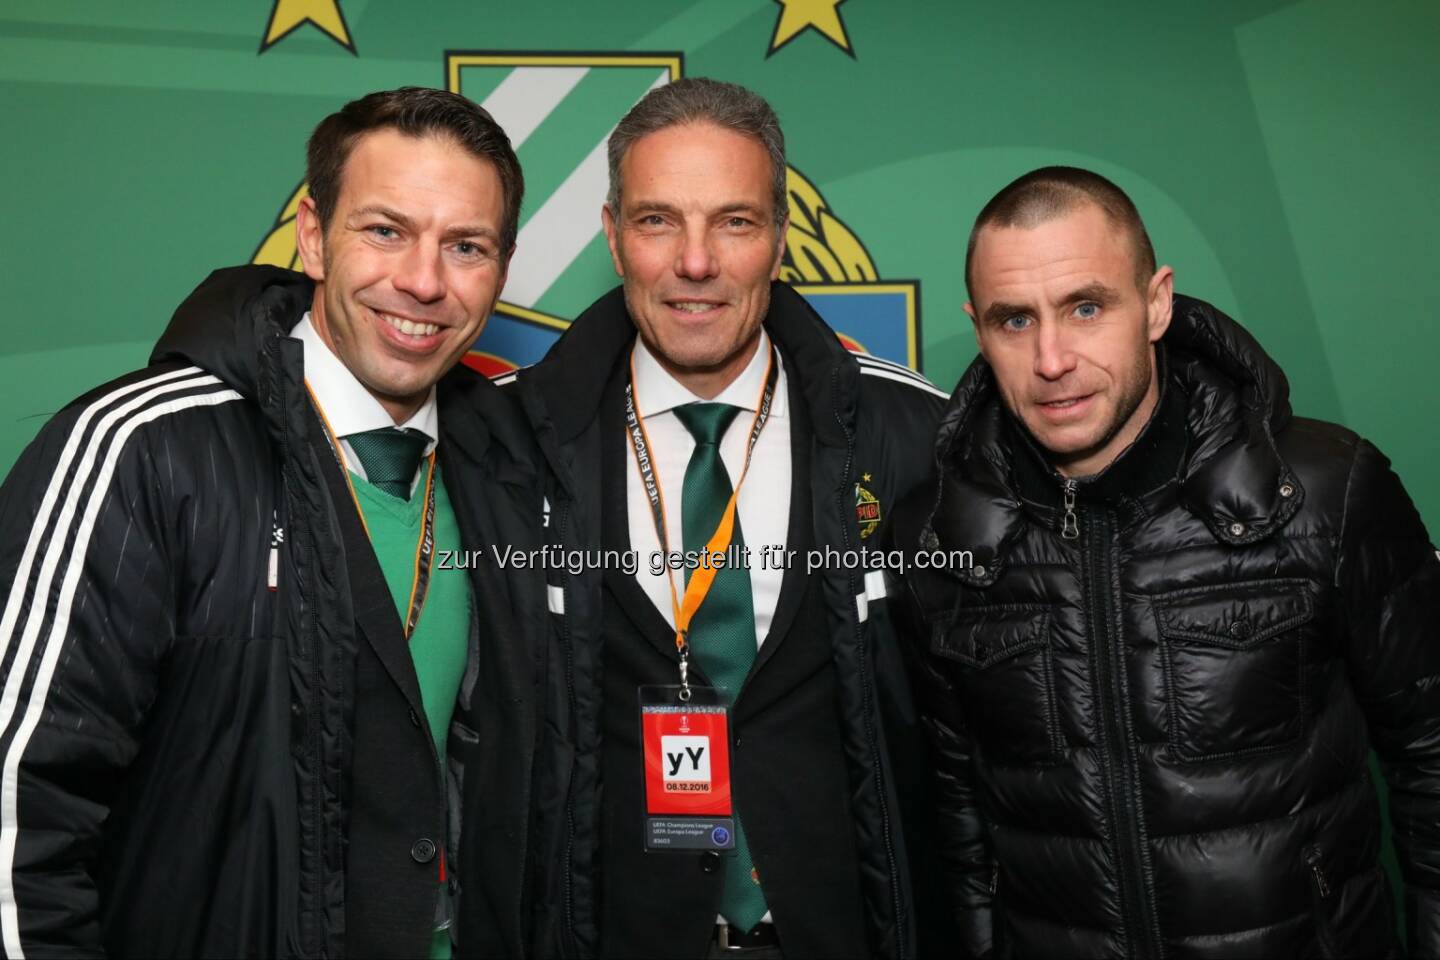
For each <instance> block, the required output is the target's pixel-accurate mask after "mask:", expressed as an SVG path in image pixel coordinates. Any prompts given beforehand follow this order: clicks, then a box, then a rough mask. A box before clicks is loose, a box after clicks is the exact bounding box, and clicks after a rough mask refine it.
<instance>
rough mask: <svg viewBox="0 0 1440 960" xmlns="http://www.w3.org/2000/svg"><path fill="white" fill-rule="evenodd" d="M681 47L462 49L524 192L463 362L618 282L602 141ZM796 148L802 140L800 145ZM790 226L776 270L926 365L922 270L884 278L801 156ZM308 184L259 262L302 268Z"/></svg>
mask: <svg viewBox="0 0 1440 960" xmlns="http://www.w3.org/2000/svg"><path fill="white" fill-rule="evenodd" d="M683 65H684V58H683V55H682V54H680V53H616V54H610V53H593V54H592V53H520V52H511V53H504V52H457V51H451V52H449V53H447V54H446V55H445V82H446V86H447V88H448V89H450V90H452V91H455V92H458V93H461V94H463V95H464V96H466V97H469V98H470V99H471V100H474V101H475V102H477V103H479V104H482V105H483V106H484V107H485V109H486V110H488V111H490V113H491V115H492V116H494V117H495V119H496V120H497V121H498V122H499V123H500V125H501V126H502V127H504V128H505V131H506V132H507V133H508V134H509V135H510V141H511V143H512V145H513V146H514V148H515V152H516V154H517V155H518V156H519V158H520V163H521V165H522V166H523V167H524V170H525V183H526V198H527V199H526V204H525V207H526V208H525V209H524V210H523V211H522V212H521V218H520V235H519V238H518V240H517V243H516V251H515V257H514V259H513V261H512V262H511V264H510V273H509V278H508V281H507V283H506V285H505V291H504V293H503V294H502V298H501V301H500V303H499V304H497V306H496V308H495V313H494V315H493V316H492V317H491V319H490V322H489V323H488V324H486V326H485V329H484V331H483V332H482V333H481V334H480V337H479V338H478V339H477V340H476V342H475V344H474V346H473V347H472V348H471V351H470V353H469V354H468V355H467V357H466V358H465V362H466V363H467V364H469V365H470V366H471V367H474V368H475V369H476V370H479V371H480V372H482V373H484V374H487V375H489V376H497V375H499V374H502V373H505V372H507V371H510V370H514V369H515V368H516V367H521V366H526V365H528V364H532V363H535V362H537V361H538V360H540V358H541V357H543V356H544V355H545V352H546V350H548V349H549V348H550V346H551V344H553V343H554V342H555V341H556V339H558V338H559V336H560V334H561V333H563V332H564V331H565V329H566V328H567V327H569V325H570V321H571V320H572V319H573V318H574V317H576V316H578V315H579V314H580V313H581V312H582V311H583V310H584V309H585V308H586V307H588V306H589V305H590V304H591V303H592V302H593V301H594V300H595V299H596V298H597V297H599V296H600V295H601V294H602V293H604V292H605V291H606V290H609V289H610V288H611V287H613V286H614V285H615V284H616V283H617V282H618V281H617V279H616V277H615V273H614V270H613V268H612V266H611V262H610V254H609V251H608V250H607V249H606V245H605V234H604V231H603V230H602V229H601V226H600V206H601V204H602V203H603V202H604V200H605V195H606V192H607V189H608V171H607V167H606V156H605V142H606V140H607V139H608V138H609V136H610V131H611V130H613V129H614V128H615V124H616V123H618V122H619V120H620V118H621V117H622V116H624V114H625V113H626V111H628V110H629V109H630V108H631V107H632V106H633V105H634V104H635V103H636V101H638V100H639V99H640V98H641V97H642V96H644V95H645V94H646V93H647V92H649V91H650V90H652V89H654V88H655V87H658V86H660V85H662V84H665V83H669V82H671V81H672V80H676V79H679V77H680V76H681V75H682V71H683ZM795 146H797V145H796V144H794V143H793V141H792V153H803V147H802V148H801V149H800V150H796V149H794V148H795ZM787 175H788V181H789V194H790V211H789V212H790V230H789V234H788V235H787V237H786V242H785V254H784V258H783V262H782V265H781V272H780V278H781V279H782V280H784V281H786V282H788V283H790V284H791V285H792V286H793V287H794V288H795V289H796V291H798V292H799V293H800V294H801V295H802V296H804V297H805V298H806V299H807V300H808V301H809V302H810V304H811V306H813V307H814V308H815V310H816V312H817V313H819V314H820V316H821V317H823V318H824V319H825V321H826V322H827V323H829V324H830V326H831V327H832V328H833V329H834V330H835V331H836V333H838V334H839V335H840V338H841V340H842V341H843V342H844V343H845V345H846V347H848V348H849V349H851V350H853V351H856V352H858V353H869V354H873V355H875V356H877V357H882V358H884V359H886V360H891V361H894V362H896V363H900V364H903V365H905V366H908V367H911V368H912V369H916V370H918V369H919V368H920V316H919V286H920V285H919V282H918V281H915V280H881V279H880V277H879V273H878V271H877V270H876V267H875V263H874V261H873V260H872V259H871V257H870V254H869V252H868V251H867V250H866V249H865V245H864V244H863V243H861V242H860V239H859V237H857V236H856V235H855V234H854V232H852V231H851V230H850V228H849V227H848V226H846V225H845V223H844V222H843V221H842V220H841V219H840V218H839V217H838V216H837V215H836V214H835V212H834V211H833V210H832V209H831V208H830V205H829V204H828V203H827V202H826V200H825V198H824V197H823V196H822V195H821V194H820V191H819V190H817V189H816V188H815V186H814V184H812V183H811V182H810V181H809V180H808V179H806V178H805V176H804V175H803V174H802V173H801V172H800V171H799V170H797V169H796V168H795V167H794V166H791V167H790V168H789V170H788V171H787ZM305 191H306V185H305V184H304V183H301V184H300V185H299V186H298V187H297V188H295V189H294V190H293V191H292V192H291V195H290V197H289V198H288V199H287V200H286V202H285V203H284V204H283V205H282V207H281V210H280V213H279V215H278V216H277V217H276V219H275V224H274V226H273V227H272V228H271V230H270V232H269V234H268V235H267V236H266V237H265V238H264V239H263V240H262V241H261V242H260V245H259V246H258V247H257V249H256V251H255V254H254V256H253V257H252V258H251V259H252V261H253V262H255V263H268V264H274V265H276V266H282V267H288V268H290V269H293V270H299V269H301V265H300V258H299V254H298V252H297V251H296V247H295V212H296V210H297V208H298V207H299V205H300V200H301V199H302V198H303V197H304V196H305V195H306V192H305Z"/></svg>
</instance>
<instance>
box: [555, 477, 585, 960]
mask: <svg viewBox="0 0 1440 960" xmlns="http://www.w3.org/2000/svg"><path fill="white" fill-rule="evenodd" d="M560 504H561V506H560V508H559V510H558V513H559V514H560V516H559V517H558V519H557V520H556V534H555V535H556V537H557V538H558V542H559V543H562V544H563V543H565V542H566V540H565V532H566V526H567V525H568V524H569V522H570V501H569V500H566V499H561V500H560ZM562 589H563V591H564V595H565V606H564V610H565V612H564V613H563V614H562V615H561V616H560V636H561V637H562V638H563V639H564V642H565V693H566V695H567V696H568V697H569V700H570V716H571V717H574V718H576V719H577V720H578V715H577V712H576V709H575V650H574V643H573V641H572V638H571V636H570V611H571V609H572V608H571V606H570V578H569V577H568V576H567V577H566V578H565V586H564V587H563V588H562ZM578 733H579V730H578V729H577V730H576V734H577V735H578ZM577 741H578V736H577ZM571 776H572V777H573V776H574V771H571ZM574 786H575V785H574V783H573V781H572V782H571V784H570V787H569V788H568V789H567V791H566V792H567V793H571V794H572V796H573V791H574ZM574 862H575V803H574V801H573V800H572V799H570V798H569V797H567V798H566V800H565V859H564V862H563V863H561V865H560V869H561V876H563V877H564V878H565V881H564V882H565V894H564V904H565V931H566V933H567V935H568V939H569V940H570V941H571V946H572V947H573V948H574V949H575V953H576V955H577V956H578V955H579V953H580V951H579V942H580V938H579V937H578V936H577V935H576V933H575V880H574V878H575V871H574V869H573V864H574Z"/></svg>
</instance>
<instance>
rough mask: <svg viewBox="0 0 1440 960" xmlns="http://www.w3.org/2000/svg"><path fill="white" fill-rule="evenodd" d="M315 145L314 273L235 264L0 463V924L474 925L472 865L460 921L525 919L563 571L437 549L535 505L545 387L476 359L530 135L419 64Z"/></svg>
mask: <svg viewBox="0 0 1440 960" xmlns="http://www.w3.org/2000/svg"><path fill="white" fill-rule="evenodd" d="M308 180H309V185H310V196H309V197H308V198H307V199H306V200H304V201H303V202H302V204H301V206H300V211H299V215H298V229H299V241H300V243H299V246H300V252H301V255H302V257H303V259H304V263H305V272H306V274H308V279H307V277H306V276H301V275H299V274H295V273H291V272H289V271H283V270H275V269H271V268H265V267H248V268H237V269H233V270H223V271H218V272H217V273H215V274H213V275H212V276H211V277H210V278H209V279H208V280H206V281H205V283H203V284H201V286H200V287H199V288H198V289H197V290H196V291H195V292H194V293H193V294H192V295H191V296H190V298H189V299H188V300H186V301H185V303H184V304H182V305H181V307H180V308H179V310H178V311H177V312H176V314H175V318H174V320H173V321H172V322H171V324H170V327H169V329H168V330H167V331H166V333H165V335H164V336H163V337H162V338H161V340H160V342H159V344H158V345H157V346H156V348H155V352H154V355H153V364H152V366H151V367H149V368H148V369H146V370H144V371H140V372H138V373H135V374H132V375H130V376H127V377H123V378H121V379H120V380H117V381H115V382H113V383H110V384H107V385H105V386H103V387H100V388H98V389H97V390H95V391H93V392H92V393H90V394H88V395H87V396H85V397H83V398H81V399H80V400H78V401H76V402H75V403H74V404H72V405H71V406H69V407H68V408H66V409H65V410H64V411H62V412H61V413H60V414H58V415H57V416H56V417H55V418H54V419H53V420H52V421H51V422H50V423H49V424H47V425H46V426H45V427H44V428H43V429H42V430H41V432H40V434H39V436H38V438H37V439H36V441H35V442H34V443H33V444H32V445H31V446H30V447H29V449H27V450H26V452H25V454H24V455H23V456H22V457H21V459H20V461H19V462H18V463H17V464H16V466H15V468H14V469H13V470H12V471H11V473H10V476H9V478H8V479H7V480H6V483H5V486H4V488H3V492H0V571H3V581H4V582H5V583H7V584H9V585H10V586H9V589H8V593H7V595H6V597H5V598H4V604H5V606H4V614H3V620H0V643H3V648H4V661H3V666H4V671H3V672H4V696H3V699H0V754H3V757H4V762H3V784H0V796H3V800H0V932H3V947H4V954H5V955H6V956H11V957H18V956H23V955H25V954H27V953H28V954H32V955H41V956H50V955H57V954H66V955H82V954H83V955H95V956H99V955H102V954H114V955H120V956H242V955H258V956H281V955H285V956H294V955H300V956H342V955H345V954H346V953H347V952H349V953H353V954H357V955H364V956H376V957H379V956H396V957H417V956H426V955H429V956H437V957H438V956H448V955H449V954H450V951H451V947H452V926H453V921H454V919H455V916H456V910H457V902H456V901H457V895H458V896H459V898H460V899H459V903H458V908H459V913H460V916H461V917H462V918H463V919H462V926H468V927H469V928H470V929H471V930H472V931H475V932H473V933H472V935H471V936H470V937H469V938H468V940H467V941H466V946H467V949H468V951H469V952H471V953H476V952H481V953H493V954H499V953H507V952H508V953H513V954H518V952H519V951H520V937H521V933H520V925H521V917H520V908H519V899H520V893H519V891H520V879H519V878H520V877H522V876H523V873H524V860H523V858H524V843H523V837H524V835H525V821H526V817H527V810H526V803H525V796H526V787H527V785H528V778H529V764H530V758H531V752H530V751H529V750H528V749H527V748H526V745H527V744H528V743H529V742H530V741H531V740H532V739H533V736H534V734H533V730H534V721H533V718H531V717H529V715H528V714H526V713H525V712H524V704H525V703H526V701H525V700H524V699H523V697H524V694H525V693H526V691H528V690H529V689H530V688H531V687H532V686H533V683H534V681H533V678H532V676H531V674H530V672H529V671H530V670H531V667H530V666H529V661H528V658H527V657H526V656H525V655H524V654H523V653H522V651H524V650H526V649H527V648H528V647H530V646H533V645H534V641H533V640H527V639H522V637H521V630H522V629H523V627H524V625H525V624H527V623H530V622H532V620H531V618H529V616H528V614H527V613H526V611H528V610H530V609H532V608H533V607H534V606H536V605H537V604H542V603H543V602H544V601H543V584H542V583H539V582H538V581H537V582H536V583H533V584H532V583H531V582H530V581H529V578H528V575H522V574H519V573H513V572H508V571H504V570H501V569H499V568H497V567H495V566H493V565H491V566H486V567H480V568H477V569H475V570H474V571H473V573H472V575H471V576H470V577H469V579H468V580H467V579H466V578H465V577H464V576H462V575H460V574H455V573H449V574H446V573H442V572H440V571H435V570H432V569H431V563H430V562H429V561H430V560H431V559H432V556H433V554H434V553H435V552H436V551H437V550H439V549H449V548H454V547H458V546H459V545H460V543H461V542H462V541H463V542H464V543H466V544H475V543H481V542H488V541H492V540H500V541H504V542H508V543H518V544H524V543H526V542H534V541H535V540H537V538H538V531H539V529H540V526H539V525H540V503H539V499H538V495H536V494H534V493H533V492H532V491H533V489H534V488H535V486H536V483H535V481H534V479H533V475H534V470H535V469H536V466H537V465H536V462H535V460H534V457H533V450H532V446H531V442H530V440H529V437H528V433H527V431H526V429H525V426H524V423H523V422H522V421H521V420H520V418H519V416H518V412H517V411H515V410H514V409H513V407H512V405H511V404H510V402H509V401H508V400H507V399H506V398H505V397H504V396H502V395H501V394H500V392H499V391H498V390H497V389H496V388H495V387H494V386H492V385H491V384H490V383H488V382H486V381H485V380H484V379H483V378H480V377H478V376H476V375H474V374H472V373H470V372H469V371H468V370H466V369H464V368H459V369H453V368H455V366H456V362H457V361H458V360H459V359H460V357H461V356H462V355H463V354H464V353H465V351H466V350H468V349H469V347H470V344H471V343H472V342H473V341H474V338H475V336H476V334H477V333H478V332H479V330H480V328H481V326H482V325H483V324H484V323H485V321H486V319H487V318H488V317H489V314H490V311H491V309H492V308H493V306H494V304H495V300H496V298H497V297H498V296H499V294H500V289H501V287H502V285H503V283H504V280H505V271H506V264H507V262H508V259H509V256H510V253H511V250H512V247H513V245H514V238H515V232H516V223H517V220H518V217H519V209H520V199H521V193H522V189H523V186H522V179H521V175H520V169H519V165H518V164H517V162H516V159H515V155H514V153H513V151H512V150H511V148H510V144H509V141H508V140H507V139H506V136H505V134H504V132H503V131H501V130H500V128H499V127H498V126H496V125H495V123H494V122H493V121H492V120H491V118H490V117H489V115H488V114H486V113H485V112H484V111H483V110H481V109H480V108H478V107H476V106H475V105H474V104H473V103H470V102H469V101H467V100H465V99H463V98H461V97H459V96H455V95H453V94H449V93H445V92H442V91H436V90H422V89H415V88H407V89H403V90H398V91H392V92H387V93H377V94H372V95H370V96H367V97H365V98H363V99H361V100H357V101H355V102H353V103H350V104H348V105H346V106H345V107H344V108H343V109H342V110H340V111H339V112H338V113H336V114H334V115H332V116H330V117H328V118H326V120H325V121H324V122H322V123H321V124H320V126H319V127H318V128H317V129H316V131H315V134H314V136H313V137H312V138H311V141H310V149H309V169H308ZM482 664H483V667H482ZM517 705H519V706H517ZM479 784H483V788H482V787H480V786H479ZM462 790H465V791H466V792H465V793H463V794H462V793H461V791H462ZM462 814H463V816H462ZM472 825H473V826H474V827H475V829H473V830H472V829H470V828H471V827H472ZM482 826H483V828H484V829H483V830H482V829H481V828H482ZM476 834H483V836H476ZM502 887H503V888H504V889H499V888H502ZM502 905H503V906H502Z"/></svg>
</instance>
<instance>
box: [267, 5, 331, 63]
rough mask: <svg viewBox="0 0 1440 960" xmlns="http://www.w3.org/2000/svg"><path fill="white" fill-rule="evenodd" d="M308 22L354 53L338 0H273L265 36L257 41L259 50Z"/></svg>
mask: <svg viewBox="0 0 1440 960" xmlns="http://www.w3.org/2000/svg"><path fill="white" fill-rule="evenodd" d="M307 23H313V24H314V25H315V26H316V27H318V28H319V29H320V31H321V32H323V33H324V34H325V35H326V36H327V37H329V38H330V39H331V40H334V41H335V42H336V43H338V44H340V46H342V47H344V48H345V49H346V50H349V51H350V52H351V53H355V43H354V41H353V40H351V39H350V28H349V27H347V26H346V25H345V15H344V14H343V13H341V12H340V0H275V6H274V7H272V8H271V10H270V24H269V26H267V27H266V28H265V39H264V40H261V41H260V52H261V53H264V52H265V51H266V50H269V49H270V48H271V47H273V46H275V44H277V43H279V42H280V41H281V40H284V39H285V38H286V37H288V36H290V34H291V33H293V32H295V31H296V30H298V29H299V28H300V27H303V26H304V25H305V24H307Z"/></svg>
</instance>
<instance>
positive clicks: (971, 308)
mask: <svg viewBox="0 0 1440 960" xmlns="http://www.w3.org/2000/svg"><path fill="white" fill-rule="evenodd" d="M965 312H966V313H968V314H970V326H972V327H974V328H975V346H976V347H979V346H980V316H979V315H978V314H977V313H976V312H975V305H974V304H973V303H971V302H970V301H969V300H966V301H965Z"/></svg>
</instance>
